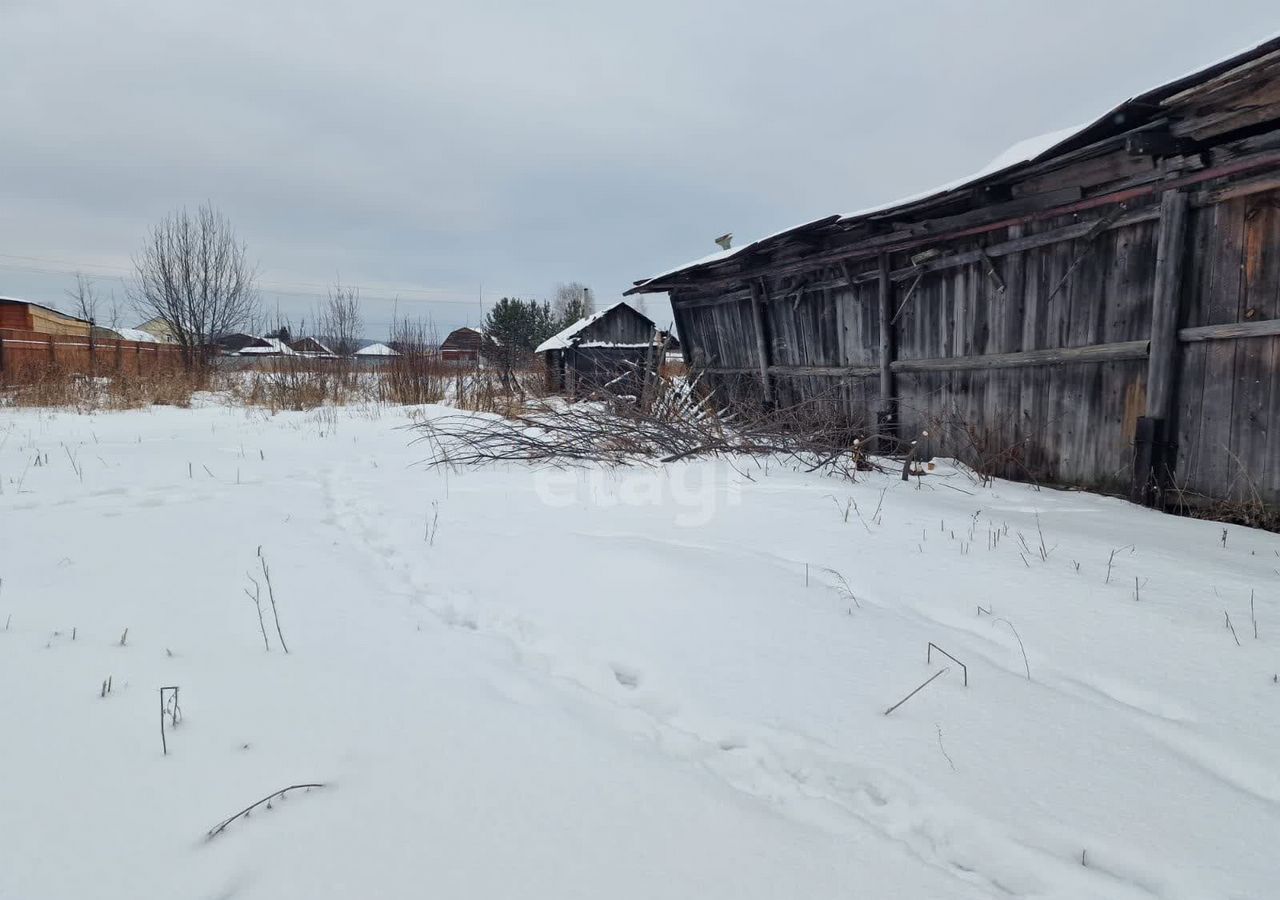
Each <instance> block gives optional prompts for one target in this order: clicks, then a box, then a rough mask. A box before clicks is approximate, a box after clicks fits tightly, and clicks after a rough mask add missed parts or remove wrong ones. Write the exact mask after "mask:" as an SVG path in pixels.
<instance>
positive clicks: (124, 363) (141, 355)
mask: <svg viewBox="0 0 1280 900" xmlns="http://www.w3.org/2000/svg"><path fill="white" fill-rule="evenodd" d="M181 367H182V352H181V350H180V349H179V348H177V347H175V346H173V345H172V344H152V343H146V342H142V341H123V340H105V339H101V338H93V337H80V336H73V335H61V334H59V335H55V334H45V333H43V332H38V331H20V330H16V329H8V328H6V329H0V383H4V384H24V383H29V382H32V381H36V380H39V379H41V378H45V377H48V376H49V375H51V374H62V373H74V374H83V375H147V374H153V373H163V372H172V371H175V370H177V369H180V368H181Z"/></svg>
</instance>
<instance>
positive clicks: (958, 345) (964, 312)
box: [946, 266, 973, 356]
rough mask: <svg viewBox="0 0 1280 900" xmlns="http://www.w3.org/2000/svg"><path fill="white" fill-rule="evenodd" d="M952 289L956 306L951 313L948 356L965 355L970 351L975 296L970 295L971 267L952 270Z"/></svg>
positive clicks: (958, 267)
mask: <svg viewBox="0 0 1280 900" xmlns="http://www.w3.org/2000/svg"><path fill="white" fill-rule="evenodd" d="M950 281H951V290H952V295H953V296H954V297H955V307H954V309H953V310H952V313H951V327H950V328H949V329H948V332H949V334H948V336H949V338H950V341H949V346H948V349H947V354H946V355H947V356H964V355H965V354H966V353H967V352H968V337H969V335H968V330H969V315H970V306H971V305H972V300H973V298H972V297H970V296H969V291H970V290H972V287H973V286H972V284H971V283H970V281H969V267H968V266H957V267H956V268H954V269H952V270H951V279H950Z"/></svg>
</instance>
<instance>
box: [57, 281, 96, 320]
mask: <svg viewBox="0 0 1280 900" xmlns="http://www.w3.org/2000/svg"><path fill="white" fill-rule="evenodd" d="M64 293H65V294H66V295H67V298H68V299H69V300H70V301H71V303H72V304H73V306H74V308H73V310H72V311H73V313H74V314H75V315H77V316H79V317H80V318H82V319H88V320H89V321H90V322H94V323H97V321H98V290H97V288H96V287H95V286H94V284H93V279H91V278H85V277H84V275H83V274H81V273H80V272H77V273H76V286H75V287H73V288H70V289H69V290H67V291H65V292H64Z"/></svg>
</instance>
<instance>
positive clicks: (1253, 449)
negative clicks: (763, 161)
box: [629, 39, 1280, 504]
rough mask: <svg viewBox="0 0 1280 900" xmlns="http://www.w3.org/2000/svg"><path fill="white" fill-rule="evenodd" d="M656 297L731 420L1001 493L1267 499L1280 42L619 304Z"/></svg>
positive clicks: (689, 271)
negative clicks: (923, 188)
mask: <svg viewBox="0 0 1280 900" xmlns="http://www.w3.org/2000/svg"><path fill="white" fill-rule="evenodd" d="M660 291H665V292H668V293H669V295H670V298H671V302H672V307H673V309H674V313H675V319H676V325H677V327H678V329H679V332H680V337H681V340H682V341H683V344H684V350H685V359H686V361H687V362H688V363H689V364H690V365H691V366H692V367H693V368H695V369H697V370H700V371H701V372H703V373H704V375H703V378H704V382H705V383H706V384H708V385H711V386H712V387H713V388H714V389H715V390H716V391H717V393H718V394H719V395H720V396H721V397H722V398H723V399H724V400H725V401H726V402H731V403H738V404H743V403H759V402H764V403H766V404H772V405H776V406H780V407H792V406H794V407H797V408H798V409H806V410H808V411H809V412H810V413H812V414H819V415H822V416H826V417H830V416H836V417H841V418H843V419H847V420H848V421H849V422H850V425H851V428H853V429H854V430H861V431H862V433H864V434H871V433H875V432H877V431H879V432H881V433H885V434H887V435H888V436H889V438H891V440H890V441H889V443H893V442H895V441H896V442H898V443H899V445H901V443H902V442H906V441H918V442H919V450H920V451H921V452H922V453H925V454H935V455H947V456H956V457H958V458H960V459H962V460H966V461H970V462H974V463H978V464H981V465H983V466H984V467H985V468H986V469H987V470H988V471H991V472H992V473H993V474H999V475H1003V476H1006V477H1014V478H1024V479H1034V480H1037V481H1040V482H1044V483H1057V484H1069V485H1078V486H1087V487H1092V488H1099V489H1104V490H1118V491H1126V492H1129V493H1130V494H1131V496H1133V497H1134V498H1135V499H1142V500H1145V501H1148V502H1151V501H1154V500H1156V499H1162V500H1168V499H1169V498H1171V497H1175V496H1176V497H1178V498H1183V499H1186V498H1193V499H1194V498H1213V499H1233V498H1241V497H1246V496H1248V497H1252V498H1254V499H1256V498H1261V499H1262V500H1264V501H1266V502H1267V503H1269V504H1276V503H1280V384H1278V383H1277V375H1278V374H1280V39H1275V40H1271V41H1268V42H1266V43H1264V44H1261V45H1259V46H1258V47H1255V48H1254V49H1252V50H1249V51H1247V52H1245V53H1242V54H1239V55H1237V56H1235V57H1232V58H1231V59H1228V60H1224V61H1223V62H1220V63H1218V64H1216V65H1213V66H1210V67H1208V68H1206V69H1204V70H1202V71H1199V72H1196V73H1195V74H1193V75H1189V76H1187V77H1185V78H1181V79H1179V80H1177V81H1174V82H1170V83H1169V84H1165V85H1162V86H1161V87H1158V88H1155V89H1154V90H1151V91H1148V92H1146V93H1144V94H1142V95H1140V96H1137V97H1134V98H1133V99H1131V100H1128V101H1125V102H1124V103H1121V104H1119V105H1118V106H1117V107H1115V108H1114V109H1112V110H1111V111H1110V112H1108V113H1107V114H1106V115H1104V116H1102V117H1101V118H1099V119H1098V120H1096V121H1095V122H1093V123H1091V124H1089V125H1087V126H1085V127H1082V128H1078V129H1072V130H1070V131H1068V132H1063V133H1059V134H1056V135H1050V136H1046V137H1045V138H1041V139H1035V140H1032V141H1028V142H1024V143H1022V144H1019V145H1017V146H1015V147H1014V148H1011V150H1010V151H1009V152H1008V153H1006V154H1005V155H1004V156H1003V157H1001V158H1000V159H998V160H996V161H995V162H994V163H993V164H992V165H991V166H989V167H988V168H987V169H986V170H984V171H983V172H981V173H979V174H978V175H976V176H974V177H971V178H969V179H966V180H964V181H961V182H957V183H955V184H952V185H949V186H946V187H945V188H940V189H938V190H935V191H932V192H929V193H927V194H923V195H920V196H918V197H916V198H913V199H911V200H907V201H902V202H898V203H895V204H893V205H890V206H885V207H881V208H877V209H872V210H866V211H862V212H858V213H854V214H850V215H833V216H829V217H827V218H823V219H819V220H816V221H813V222H809V223H807V224H804V225H801V226H799V227H796V228H792V229H789V230H787V231H783V232H780V233H778V234H776V235H773V236H772V237H769V238H765V239H763V240H760V241H757V242H755V243H752V244H748V245H746V246H743V247H740V248H733V249H728V250H723V251H721V252H719V253H716V254H714V255H712V256H710V257H706V258H704V259H702V260H699V261H697V262H696V263H691V264H689V265H687V266H684V267H681V268H678V269H674V270H672V271H669V272H666V273H663V274H661V275H659V276H657V277H654V278H649V279H646V280H644V281H641V282H637V283H636V285H635V287H633V288H632V289H631V291H630V292H629V293H639V292H660ZM1273 426H1274V427H1273ZM926 432H927V434H926Z"/></svg>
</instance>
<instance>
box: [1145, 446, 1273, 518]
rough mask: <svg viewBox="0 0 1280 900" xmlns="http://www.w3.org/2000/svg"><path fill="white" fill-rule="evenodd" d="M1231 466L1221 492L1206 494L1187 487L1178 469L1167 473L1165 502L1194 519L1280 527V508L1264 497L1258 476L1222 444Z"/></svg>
mask: <svg viewBox="0 0 1280 900" xmlns="http://www.w3.org/2000/svg"><path fill="white" fill-rule="evenodd" d="M1222 452H1223V453H1224V454H1226V456H1227V457H1229V459H1230V461H1231V463H1232V464H1233V466H1234V473H1233V474H1232V476H1231V481H1230V482H1229V483H1228V485H1227V489H1226V490H1225V491H1224V492H1223V496H1220V497H1209V496H1207V495H1205V494H1203V493H1200V492H1198V491H1196V490H1193V489H1192V488H1190V487H1189V486H1188V485H1187V484H1186V482H1185V480H1183V479H1179V477H1178V475H1177V472H1176V471H1175V472H1173V473H1171V475H1170V485H1169V487H1168V489H1167V491H1166V493H1165V499H1166V502H1167V503H1168V506H1169V507H1170V508H1172V509H1173V510H1174V511H1175V512H1178V513H1181V514H1183V515H1186V516H1190V517H1191V518H1194V519H1209V520H1211V521H1214V522H1227V523H1230V524H1232V525H1243V526H1245V527H1248V528H1262V529H1264V530H1266V531H1280V509H1276V507H1275V506H1274V505H1271V504H1268V503H1267V502H1266V500H1264V499H1263V496H1262V490H1261V489H1260V488H1259V486H1258V480H1257V479H1256V478H1254V476H1253V474H1252V473H1250V472H1249V470H1248V468H1247V467H1246V466H1245V464H1244V463H1243V462H1242V461H1241V459H1240V457H1239V456H1237V455H1236V454H1234V453H1231V452H1230V451H1229V450H1227V448H1226V447H1223V448H1222Z"/></svg>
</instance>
